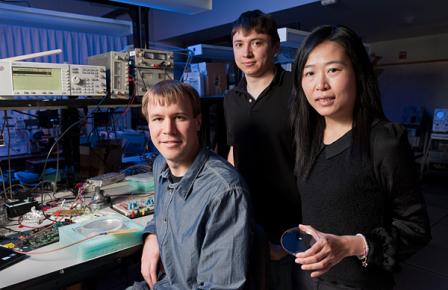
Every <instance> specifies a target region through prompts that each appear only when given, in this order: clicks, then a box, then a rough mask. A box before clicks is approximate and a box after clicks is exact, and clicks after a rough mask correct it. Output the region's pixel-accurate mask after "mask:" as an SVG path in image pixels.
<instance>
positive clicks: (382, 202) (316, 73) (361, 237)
mask: <svg viewBox="0 0 448 290" xmlns="http://www.w3.org/2000/svg"><path fill="white" fill-rule="evenodd" d="M293 72H294V88H295V92H296V98H295V99H294V101H293V106H292V121H293V126H294V132H295V133H294V134H295V143H296V144H295V145H296V151H297V152H296V153H297V154H296V156H297V160H296V175H297V183H298V188H299V192H300V194H301V198H302V214H303V225H299V228H300V229H301V230H302V231H305V232H307V233H309V234H311V235H312V236H313V237H314V239H315V240H316V243H315V244H314V245H313V246H312V247H311V248H310V249H309V250H307V251H305V252H302V253H298V254H296V263H298V264H301V265H302V269H303V270H306V271H304V273H305V275H304V279H305V280H306V281H305V282H306V283H307V284H308V289H372V290H373V289H375V290H379V289H392V288H393V285H394V282H393V275H392V271H393V270H394V269H395V268H396V266H397V264H398V262H400V261H401V260H403V259H404V258H406V257H408V256H410V255H411V254H413V253H414V252H415V251H417V250H418V249H419V248H421V247H423V246H424V245H426V244H427V243H428V241H429V240H430V238H431V237H430V229H429V222H428V216H427V212H426V207H425V204H424V201H423V198H422V195H421V192H420V190H419V186H418V182H417V180H418V176H417V173H416V172H417V171H416V168H415V166H414V164H413V156H412V152H411V150H410V146H409V144H408V141H407V134H406V131H405V130H404V129H403V128H402V127H400V126H399V125H396V124H392V123H390V122H388V121H387V120H386V118H385V116H384V113H383V110H382V107H381V102H380V94H379V89H378V84H377V81H376V77H375V75H374V71H373V67H372V65H371V63H370V60H369V57H368V55H367V53H366V50H365V48H364V46H363V43H362V41H361V40H360V38H359V37H358V36H357V35H356V34H355V33H354V32H353V31H352V30H350V29H348V28H346V27H343V26H322V27H319V28H317V29H315V30H314V31H313V32H312V33H311V34H310V35H309V36H308V37H307V39H306V40H305V41H304V43H303V44H302V47H301V48H300V50H299V52H298V54H297V57H296V60H295V64H294V70H293ZM310 277H311V278H310Z"/></svg>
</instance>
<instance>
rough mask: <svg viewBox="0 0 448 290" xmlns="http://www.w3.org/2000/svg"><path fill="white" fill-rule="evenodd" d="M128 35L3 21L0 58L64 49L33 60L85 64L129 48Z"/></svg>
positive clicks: (0, 25)
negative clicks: (95, 58) (113, 34)
mask: <svg viewBox="0 0 448 290" xmlns="http://www.w3.org/2000/svg"><path fill="white" fill-rule="evenodd" d="M127 45H128V39H127V37H126V36H121V37H120V36H109V35H103V34H94V33H84V32H74V31H62V30H55V29H44V28H36V27H24V26H10V25H4V24H0V59H1V58H6V57H12V56H18V55H23V54H29V53H35V52H41V51H47V50H53V49H58V48H60V49H62V51H63V53H61V54H59V55H52V56H46V57H40V58H35V59H32V61H36V62H54V63H64V62H66V63H72V64H86V63H87V57H88V56H90V55H95V54H100V53H103V52H106V51H112V50H113V51H120V50H123V49H124V48H126V46H127Z"/></svg>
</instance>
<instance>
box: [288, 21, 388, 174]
mask: <svg viewBox="0 0 448 290" xmlns="http://www.w3.org/2000/svg"><path fill="white" fill-rule="evenodd" d="M324 41H334V42H335V43H337V44H339V45H340V46H342V47H343V48H344V50H345V53H346V54H347V56H348V58H349V59H350V60H351V64H352V66H353V70H354V73H355V77H356V94H357V98H356V101H355V106H354V109H353V126H352V127H353V129H352V138H353V144H358V145H359V147H358V148H360V150H361V154H362V156H363V158H364V157H367V158H370V146H369V138H370V137H369V136H370V127H371V125H372V122H373V121H374V120H375V119H379V120H385V119H386V117H385V116H384V112H383V109H382V106H381V99H380V92H379V88H378V82H377V79H376V76H375V73H374V70H373V66H372V64H371V62H370V59H369V56H368V54H367V51H366V49H365V47H364V44H363V43H362V41H361V39H360V38H359V36H358V35H357V34H356V33H355V32H354V31H353V30H351V29H350V28H348V27H345V26H341V25H337V26H331V25H325V26H320V27H317V28H316V29H314V30H313V31H312V32H311V33H310V34H309V35H308V37H307V38H306V39H305V40H304V42H303V43H302V45H301V47H300V48H299V50H298V52H297V56H296V59H295V62H294V67H293V95H294V98H293V100H292V104H291V105H292V107H291V122H292V126H293V130H294V142H295V148H296V168H295V172H296V174H297V175H298V176H299V177H301V178H304V179H305V178H307V176H308V175H309V173H310V171H311V168H312V166H313V162H314V161H315V159H316V157H317V155H318V153H319V150H320V148H321V144H322V138H323V132H324V129H325V120H324V117H322V116H321V115H319V114H318V113H317V112H316V111H315V110H314V109H313V108H312V107H311V105H310V104H309V103H308V101H307V99H306V96H305V93H304V92H303V89H302V85H301V83H302V76H303V68H304V66H305V63H306V62H307V60H308V56H309V55H310V53H311V51H313V49H314V48H316V47H317V46H318V45H319V44H321V43H322V42H324Z"/></svg>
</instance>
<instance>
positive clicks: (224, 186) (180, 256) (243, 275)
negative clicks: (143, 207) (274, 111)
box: [133, 81, 250, 290]
mask: <svg viewBox="0 0 448 290" xmlns="http://www.w3.org/2000/svg"><path fill="white" fill-rule="evenodd" d="M200 110H201V106H200V100H199V97H198V95H197V93H196V91H195V90H194V89H193V88H192V87H191V86H189V85H187V84H184V83H181V82H178V81H163V82H160V83H158V84H156V85H155V86H153V87H151V88H150V89H149V91H148V92H147V93H146V94H145V96H144V97H143V101H142V111H143V114H144V115H145V117H146V119H147V120H148V125H149V131H150V135H151V140H152V142H153V143H154V145H155V146H156V148H157V149H158V150H159V152H160V154H161V156H159V157H157V159H156V160H155V162H154V167H153V173H154V180H155V184H156V207H155V213H154V218H153V220H152V221H150V222H149V223H148V225H147V226H146V228H145V233H146V234H147V235H146V236H145V239H144V247H143V254H142V265H141V272H142V275H143V277H144V278H145V281H146V283H147V284H148V285H149V287H151V288H152V289H179V290H180V289H181V290H187V289H243V288H244V286H245V283H246V280H247V263H248V251H249V240H250V238H249V235H250V225H249V214H250V213H249V206H248V200H247V196H248V194H247V189H246V185H245V183H244V181H243V180H242V179H241V177H240V176H239V174H238V173H237V172H236V170H235V169H234V168H233V167H232V166H231V165H230V164H229V163H227V162H226V161H225V160H224V159H222V158H221V157H219V156H218V155H216V154H214V153H213V152H211V151H209V150H207V149H203V148H201V145H200V141H199V137H198V133H199V129H200V125H201V112H200ZM160 262H161V263H160ZM161 268H163V269H164V271H165V276H164V277H163V278H161V277H160V276H158V272H159V270H161ZM159 278H160V279H159ZM146 283H136V284H134V286H133V289H147V288H148V286H147V285H146Z"/></svg>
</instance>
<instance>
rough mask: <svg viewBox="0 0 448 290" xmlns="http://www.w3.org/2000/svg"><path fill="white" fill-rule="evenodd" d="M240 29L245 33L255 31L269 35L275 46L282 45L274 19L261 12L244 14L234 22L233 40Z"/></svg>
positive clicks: (253, 11)
mask: <svg viewBox="0 0 448 290" xmlns="http://www.w3.org/2000/svg"><path fill="white" fill-rule="evenodd" d="M240 29H241V30H242V31H243V32H250V31H252V30H255V31H256V32H257V33H262V34H267V35H269V36H270V37H271V44H272V45H273V46H275V45H278V44H279V43H280V37H279V36H278V32H277V23H276V22H275V20H274V18H272V16H271V15H269V14H265V13H263V12H262V11H260V10H251V11H246V12H244V13H242V14H241V15H240V17H238V19H237V20H235V22H233V27H232V35H231V36H232V38H233V36H234V35H235V33H236V32H237V31H238V30H240Z"/></svg>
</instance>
